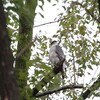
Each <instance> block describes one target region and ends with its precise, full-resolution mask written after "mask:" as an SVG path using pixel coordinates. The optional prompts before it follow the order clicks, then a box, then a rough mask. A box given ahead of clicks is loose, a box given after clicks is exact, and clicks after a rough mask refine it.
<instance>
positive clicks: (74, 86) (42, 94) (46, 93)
mask: <svg viewBox="0 0 100 100" xmlns="http://www.w3.org/2000/svg"><path fill="white" fill-rule="evenodd" d="M76 88H78V89H81V88H83V85H66V86H63V87H59V88H57V89H53V90H49V91H46V92H44V93H40V94H37V95H36V96H35V97H41V96H45V95H49V94H52V93H54V92H58V91H61V90H65V89H76Z"/></svg>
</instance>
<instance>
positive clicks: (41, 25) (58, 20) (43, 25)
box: [34, 20, 60, 27]
mask: <svg viewBox="0 0 100 100" xmlns="http://www.w3.org/2000/svg"><path fill="white" fill-rule="evenodd" d="M59 21H60V20H57V21H51V22H47V23H43V24H40V25H36V26H34V27H40V26H44V25H47V24H52V23H56V22H59Z"/></svg>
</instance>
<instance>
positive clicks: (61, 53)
mask: <svg viewBox="0 0 100 100" xmlns="http://www.w3.org/2000/svg"><path fill="white" fill-rule="evenodd" d="M55 52H56V53H57V55H58V58H59V59H60V61H64V60H65V57H64V53H63V50H62V48H61V47H60V46H59V45H56V49H55Z"/></svg>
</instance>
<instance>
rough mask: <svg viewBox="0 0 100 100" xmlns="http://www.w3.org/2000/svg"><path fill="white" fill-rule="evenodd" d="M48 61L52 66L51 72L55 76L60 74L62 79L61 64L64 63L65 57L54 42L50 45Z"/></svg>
mask: <svg viewBox="0 0 100 100" xmlns="http://www.w3.org/2000/svg"><path fill="white" fill-rule="evenodd" d="M49 59H50V62H51V64H52V66H53V72H54V73H55V74H57V73H59V72H61V74H62V78H64V71H63V63H64V61H65V57H64V53H63V50H62V48H61V47H60V46H59V45H58V44H57V42H56V41H53V42H52V43H51V47H50V51H49Z"/></svg>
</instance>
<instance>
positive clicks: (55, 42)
mask: <svg viewBox="0 0 100 100" xmlns="http://www.w3.org/2000/svg"><path fill="white" fill-rule="evenodd" d="M57 44H58V43H57V41H52V42H51V44H50V46H53V45H57Z"/></svg>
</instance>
